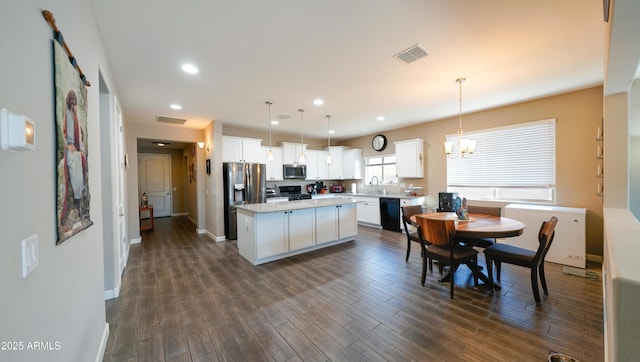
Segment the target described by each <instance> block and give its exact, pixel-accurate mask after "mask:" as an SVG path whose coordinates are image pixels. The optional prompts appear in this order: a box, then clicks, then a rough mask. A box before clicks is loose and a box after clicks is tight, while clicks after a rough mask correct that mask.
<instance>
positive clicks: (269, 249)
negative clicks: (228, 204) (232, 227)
mask: <svg viewBox="0 0 640 362" xmlns="http://www.w3.org/2000/svg"><path fill="white" fill-rule="evenodd" d="M314 216H315V210H314V209H300V210H287V211H281V212H271V213H262V214H257V215H256V217H255V218H252V217H250V216H248V215H246V214H243V213H238V225H239V227H238V232H239V233H241V232H242V233H254V232H255V230H260V233H259V234H254V235H256V237H257V242H256V243H255V247H256V250H255V255H256V259H263V258H269V257H272V256H275V255H280V254H283V253H287V252H289V251H294V250H298V249H302V248H306V247H309V246H313V245H315V235H314V230H315V227H314V226H315V225H314ZM252 225H255V228H256V229H250V228H249V226H252Z"/></svg>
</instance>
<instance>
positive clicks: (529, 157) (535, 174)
mask: <svg viewBox="0 0 640 362" xmlns="http://www.w3.org/2000/svg"><path fill="white" fill-rule="evenodd" d="M555 126H556V119H555V118H551V119H545V120H540V121H534V122H525V123H518V124H515V125H510V126H504V127H496V128H488V129H484V130H479V131H474V132H468V133H466V132H465V134H464V137H465V138H469V139H472V140H475V141H476V142H477V143H476V150H475V153H474V154H473V155H471V156H465V158H456V159H452V158H447V192H457V193H458V194H459V195H460V197H466V198H467V199H470V200H491V201H507V202H513V201H516V202H535V203H545V204H555V203H556V157H555V149H556V145H555V142H556V141H555V136H556V127H555ZM446 138H447V141H453V142H454V144H455V143H456V142H457V134H453V135H447V136H446ZM454 151H455V150H454ZM454 153H455V152H454Z"/></svg>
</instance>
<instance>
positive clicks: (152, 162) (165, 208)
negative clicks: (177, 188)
mask: <svg viewBox="0 0 640 362" xmlns="http://www.w3.org/2000/svg"><path fill="white" fill-rule="evenodd" d="M138 165H139V170H140V175H139V178H138V179H139V180H140V185H139V192H140V195H142V194H143V193H146V194H147V198H148V200H149V204H150V205H153V214H154V217H163V216H171V155H161V154H140V155H139V160H138Z"/></svg>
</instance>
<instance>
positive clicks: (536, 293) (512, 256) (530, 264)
mask: <svg viewBox="0 0 640 362" xmlns="http://www.w3.org/2000/svg"><path fill="white" fill-rule="evenodd" d="M557 223H558V218H557V217H555V216H552V217H551V219H549V221H544V222H543V223H542V226H540V231H539V232H538V250H536V251H533V250H528V249H523V248H519V247H517V246H513V245H508V244H493V245H491V246H489V247H487V248H485V249H484V256H485V259H486V262H487V273H488V274H489V283H490V284H491V287H492V288H491V290H493V286H494V285H493V284H494V282H493V267H492V266H493V264H495V266H496V272H497V273H496V274H497V277H498V281H499V280H500V269H501V267H502V263H508V264H514V265H519V266H522V267H525V268H530V269H531V288H532V289H533V297H534V298H535V300H536V304H540V290H539V289H538V275H539V276H540V284H542V290H543V291H544V295H549V291H548V290H547V280H546V279H545V277H544V258H545V257H546V255H547V252H548V251H549V248H550V247H551V243H552V242H553V237H554V235H555V228H556V224H557Z"/></svg>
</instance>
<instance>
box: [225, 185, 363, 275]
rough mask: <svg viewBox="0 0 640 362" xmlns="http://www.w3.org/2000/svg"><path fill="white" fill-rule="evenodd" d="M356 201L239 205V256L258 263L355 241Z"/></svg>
mask: <svg viewBox="0 0 640 362" xmlns="http://www.w3.org/2000/svg"><path fill="white" fill-rule="evenodd" d="M357 202H358V201H357V200H356V199H353V198H342V197H339V198H328V199H316V200H300V201H290V202H277V203H265V204H249V205H238V206H237V210H238V222H237V225H238V234H237V235H238V249H239V250H240V255H241V256H242V257H244V258H245V259H247V260H248V261H249V262H250V263H251V264H253V265H259V264H263V263H267V262H270V261H274V260H278V259H283V258H286V257H289V256H292V255H297V254H302V253H306V252H309V251H312V250H317V249H321V248H325V247H328V246H332V245H337V244H340V243H344V242H346V241H350V240H353V239H355V237H356V235H357V234H358V223H357V209H356V203H357Z"/></svg>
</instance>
